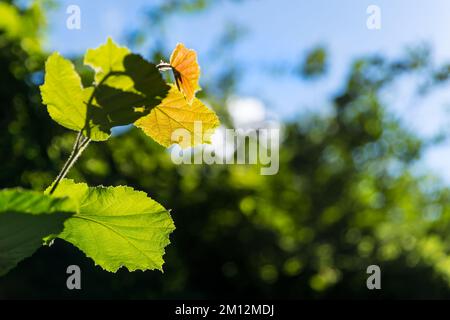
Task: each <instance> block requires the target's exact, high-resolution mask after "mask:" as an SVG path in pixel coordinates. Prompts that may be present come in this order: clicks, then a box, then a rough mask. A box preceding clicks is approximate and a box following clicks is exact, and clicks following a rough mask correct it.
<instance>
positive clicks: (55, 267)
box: [0, 1, 450, 298]
mask: <svg viewBox="0 0 450 320" xmlns="http://www.w3.org/2000/svg"><path fill="white" fill-rule="evenodd" d="M199 3H200V4H201V3H202V1H200V2H199ZM32 10H36V9H32ZM16 14H19V15H20V19H24V20H26V21H32V23H35V24H36V25H35V27H34V28H33V30H38V26H40V25H41V24H42V21H40V20H39V19H34V18H29V17H30V14H31V13H30V12H29V11H25V12H20V13H18V12H16V13H14V14H13V15H16ZM32 16H33V15H32ZM33 17H34V16H33ZM27 19H30V20H27ZM30 23H31V22H30ZM8 28H9V27H8V26H7V27H5V26H4V25H0V29H2V30H6V31H4V33H3V34H2V38H1V39H2V40H1V41H0V46H1V51H0V79H1V83H2V87H1V88H0V99H1V101H2V105H3V106H2V108H1V113H2V114H1V116H0V124H1V126H0V130H1V131H0V132H1V135H0V146H1V151H2V152H1V154H0V160H1V163H2V168H1V171H0V186H1V187H11V186H23V187H28V188H34V189H36V190H43V189H44V188H45V187H47V186H48V185H49V184H50V183H51V181H52V179H53V178H54V176H55V175H56V173H57V171H58V169H59V168H60V167H61V166H62V165H63V162H64V160H65V158H66V157H67V155H68V153H70V150H71V145H72V143H73V140H74V139H75V136H74V134H73V133H72V132H68V131H67V130H64V129H63V128H60V127H58V126H57V125H56V124H54V123H53V122H52V121H51V120H50V117H49V116H48V114H47V112H46V110H45V107H44V106H42V105H41V103H40V97H39V94H38V90H37V84H38V83H39V81H41V80H42V67H43V65H42V61H43V57H44V53H42V52H36V47H35V46H32V47H33V48H30V47H28V46H26V45H24V42H23V40H24V39H25V38H27V37H30V35H29V34H26V35H25V34H23V35H20V36H17V34H16V35H15V36H13V37H12V36H9V34H10V31H8ZM33 37H35V38H34V39H33V41H32V42H33V43H39V39H40V38H39V37H40V35H38V34H34V35H33ZM318 52H319V53H317V52H316V53H314V54H313V58H308V59H306V60H305V61H306V64H307V65H306V66H304V67H303V69H304V70H306V71H308V72H309V73H311V72H312V74H316V72H317V70H318V71H320V72H322V71H323V70H325V66H324V63H325V62H326V61H327V57H326V52H325V51H324V50H322V49H321V50H320V51H318ZM152 53H153V54H155V55H158V53H157V52H152ZM429 59H430V58H429V55H428V53H427V52H426V51H423V50H413V51H411V52H410V53H408V54H406V55H405V56H404V57H401V58H400V59H398V60H389V59H385V58H383V57H382V56H379V55H378V56H371V57H366V58H362V59H359V60H357V61H355V62H354V63H353V65H351V66H350V69H349V75H348V78H347V80H346V82H345V83H344V85H343V86H342V88H343V89H342V90H341V91H340V92H338V93H337V94H336V95H335V97H334V98H333V101H331V102H332V105H333V112H332V113H331V114H328V115H326V116H324V115H311V116H308V117H304V118H302V119H299V120H298V121H297V122H290V123H285V124H284V129H283V130H284V140H283V144H282V146H281V148H280V152H281V154H280V171H279V173H278V174H277V175H275V176H261V175H259V170H258V168H257V167H255V166H245V165H231V166H224V165H215V166H206V165H205V166H199V165H181V166H175V165H174V164H172V162H171V161H170V156H169V154H168V153H167V151H165V150H164V149H163V148H162V147H160V146H158V145H156V144H155V143H153V142H152V141H151V140H150V139H148V138H146V137H145V136H144V135H143V134H142V133H141V132H140V130H138V129H130V130H129V131H127V132H126V133H124V134H122V135H118V136H116V137H114V138H112V139H110V140H109V141H108V142H106V143H95V144H93V145H92V146H90V147H89V148H88V150H87V151H86V152H85V154H83V157H82V158H81V159H80V161H79V162H78V163H77V164H76V167H75V168H74V170H73V171H72V172H71V174H70V175H69V176H70V177H71V178H74V179H76V180H78V181H86V182H88V184H89V185H97V184H103V185H112V186H116V185H120V184H127V185H130V186H132V187H134V188H136V189H139V190H143V191H146V192H147V193H149V194H150V195H152V197H154V198H155V200H157V201H158V202H160V203H162V204H163V205H164V206H165V207H167V208H171V209H172V210H173V211H172V216H173V218H174V220H175V225H176V226H177V230H176V231H175V232H174V234H173V236H172V237H171V240H172V243H171V245H170V246H169V247H168V250H167V254H166V256H165V261H166V264H165V267H164V269H165V272H164V274H162V273H155V272H146V273H142V272H134V273H129V272H126V271H124V270H121V271H119V272H118V273H117V274H111V273H106V272H103V271H102V270H100V269H99V268H98V267H95V266H94V265H93V263H92V261H91V260H89V259H85V258H84V256H83V254H82V253H81V252H79V251H78V250H77V249H76V248H74V247H72V246H71V245H68V244H64V243H62V242H61V241H56V242H55V244H54V245H53V246H52V247H51V248H42V249H40V250H39V251H38V252H37V253H36V254H34V256H33V257H32V258H30V259H27V260H25V261H23V262H22V263H20V264H19V266H18V267H17V268H16V269H15V270H13V271H12V272H11V273H9V274H8V275H7V276H5V277H3V278H0V297H1V298H16V297H26V298H49V297H53V298H61V297H65V298H81V297H82V298H217V297H233V298H236V297H272V298H324V297H325V298H337V297H339V298H342V297H353V298H369V297H388V298H445V297H446V298H449V297H450V256H449V255H448V252H449V250H450V239H449V236H448V234H449V232H448V230H449V223H450V206H449V205H448V203H449V200H450V192H449V189H448V188H447V187H445V186H443V185H441V184H440V182H439V181H438V180H437V179H435V178H433V177H432V176H419V177H418V176H417V175H416V174H413V173H412V168H413V165H414V163H415V162H416V161H417V159H419V157H420V155H421V152H422V151H423V148H424V147H425V144H426V143H425V142H423V141H421V140H419V139H418V138H417V137H415V135H414V133H412V132H409V131H407V130H405V129H404V128H403V127H402V125H401V124H400V123H399V121H398V119H396V118H395V117H393V116H392V115H390V114H389V113H388V112H387V111H386V107H385V106H384V105H383V101H382V99H381V98H380V95H381V92H383V91H386V90H392V83H393V82H394V81H395V80H396V79H398V78H399V77H402V76H405V75H411V74H419V75H422V76H423V70H424V68H426V67H427V66H428V62H429ZM308 64H310V65H308ZM442 70H444V69H442ZM224 74H225V73H224ZM226 75H227V77H225V78H224V77H221V76H218V77H217V78H216V79H215V80H212V81H211V83H208V84H206V86H204V93H203V94H204V96H205V97H207V98H208V99H209V102H210V104H211V105H213V106H214V108H215V109H216V106H217V109H216V110H218V109H220V106H224V105H225V101H226V98H227V96H228V92H229V93H230V94H231V93H232V91H231V90H230V91H226V90H220V88H223V87H224V86H225V87H227V88H233V83H234V82H235V81H238V74H237V73H233V72H230V71H227V73H226ZM441 78H442V79H446V78H447V77H446V76H442V75H441ZM433 79H436V77H434V78H433ZM425 80H426V79H425ZM433 84H435V83H434V82H432V84H431V85H433ZM219 91H220V92H222V93H223V92H227V94H222V95H220V94H215V93H217V92H219ZM221 112H222V115H223V118H225V119H226V118H227V115H226V111H225V110H224V109H223V108H222V109H221ZM225 123H226V121H225ZM71 264H77V265H79V266H80V267H81V270H82V277H83V278H82V287H83V289H82V290H81V291H77V292H73V291H69V290H67V289H66V286H65V280H66V274H65V270H66V268H67V266H68V265H71ZM371 264H377V265H379V266H380V267H381V270H382V290H381V291H369V290H367V288H366V278H367V274H366V268H367V266H369V265H371Z"/></svg>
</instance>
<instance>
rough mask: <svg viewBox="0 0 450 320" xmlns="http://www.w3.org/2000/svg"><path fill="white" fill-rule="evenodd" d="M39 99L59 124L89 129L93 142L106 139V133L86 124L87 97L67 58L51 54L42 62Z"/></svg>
mask: <svg viewBox="0 0 450 320" xmlns="http://www.w3.org/2000/svg"><path fill="white" fill-rule="evenodd" d="M40 89H41V95H42V102H43V103H44V104H45V105H47V110H48V113H49V114H50V117H51V118H52V119H53V120H55V121H56V122H58V123H59V124H60V125H62V126H64V127H66V128H68V129H72V130H75V131H81V130H83V129H84V128H85V127H88V128H89V130H88V131H89V134H88V136H89V137H90V138H91V139H92V140H95V141H101V140H106V139H108V137H109V134H108V133H107V132H104V131H101V130H100V129H99V127H98V126H94V125H91V126H89V125H88V124H86V116H87V107H86V105H87V102H88V100H89V96H88V95H86V92H87V91H86V90H87V89H84V88H83V86H82V84H81V79H80V76H79V75H78V73H77V72H76V71H75V68H74V66H73V64H72V62H70V61H69V60H67V59H65V58H63V57H62V56H61V55H60V54H59V53H57V52H55V53H53V54H52V55H51V56H50V57H49V58H48V59H47V62H46V64H45V82H44V84H43V85H42V86H41V87H40Z"/></svg>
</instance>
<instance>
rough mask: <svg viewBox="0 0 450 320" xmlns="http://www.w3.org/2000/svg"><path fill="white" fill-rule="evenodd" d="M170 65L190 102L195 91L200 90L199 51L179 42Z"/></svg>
mask: <svg viewBox="0 0 450 320" xmlns="http://www.w3.org/2000/svg"><path fill="white" fill-rule="evenodd" d="M170 65H171V66H172V68H173V72H174V76H175V82H176V84H177V87H178V89H179V90H180V91H181V92H183V94H184V95H185V97H186V99H187V101H188V102H189V104H191V103H192V102H193V101H194V97H195V93H196V92H197V91H198V90H200V86H199V84H198V79H199V78H200V66H199V65H198V62H197V53H196V52H195V51H194V50H192V49H188V48H186V47H185V46H184V44H182V43H178V44H177V46H176V47H175V50H173V52H172V55H171V56H170Z"/></svg>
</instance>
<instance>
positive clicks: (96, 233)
mask: <svg viewBox="0 0 450 320" xmlns="http://www.w3.org/2000/svg"><path fill="white" fill-rule="evenodd" d="M54 195H55V196H70V197H71V198H72V199H74V200H75V201H76V202H77V203H78V207H79V210H78V213H77V214H75V215H74V216H72V217H71V218H69V219H68V220H67V221H66V222H65V224H64V225H65V227H64V231H63V232H62V233H61V234H60V235H59V237H60V238H62V239H64V240H66V241H68V242H70V243H72V244H73V245H75V246H77V247H78V248H79V249H81V250H82V251H83V252H84V253H85V254H86V255H87V256H88V257H90V258H92V259H93V260H94V262H95V263H96V264H98V265H100V266H101V267H102V268H103V269H105V270H108V271H112V272H115V271H117V270H118V269H119V268H120V267H122V266H125V267H126V268H127V269H128V270H130V271H133V270H150V269H159V270H162V265H163V263H164V261H163V255H164V248H165V247H166V246H167V245H168V244H169V243H170V241H169V234H170V233H171V232H172V231H173V230H174V229H175V226H174V224H173V221H172V218H171V217H170V214H169V212H168V211H167V210H166V209H165V208H164V207H163V206H161V205H160V204H159V203H157V202H156V201H154V200H152V199H151V198H150V197H148V196H147V195H146V194H145V193H144V192H141V191H135V190H133V188H130V187H125V186H119V187H103V186H99V187H92V188H91V187H88V186H87V185H86V184H84V183H74V182H73V181H71V180H63V181H62V182H61V184H60V185H59V186H58V188H57V189H56V191H55V193H54Z"/></svg>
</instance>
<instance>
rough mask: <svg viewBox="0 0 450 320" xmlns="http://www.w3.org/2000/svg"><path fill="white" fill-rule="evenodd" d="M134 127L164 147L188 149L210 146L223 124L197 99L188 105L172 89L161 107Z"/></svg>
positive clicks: (141, 119) (179, 93)
mask: <svg viewBox="0 0 450 320" xmlns="http://www.w3.org/2000/svg"><path fill="white" fill-rule="evenodd" d="M135 125H136V126H137V127H139V128H141V129H142V130H143V131H144V132H145V133H146V134H147V135H148V136H150V137H151V138H153V140H155V141H156V142H158V143H159V144H161V145H163V146H165V147H169V146H170V145H172V144H173V143H178V144H179V145H180V146H181V147H182V148H187V147H191V146H195V145H198V144H203V143H210V142H211V141H210V139H211V135H212V134H213V132H214V129H215V128H217V127H218V126H219V125H220V122H219V118H218V117H217V115H216V114H215V113H214V111H212V110H211V109H209V108H208V107H206V106H205V105H204V104H203V103H202V102H201V101H200V100H199V99H197V98H194V99H193V102H192V105H189V104H188V102H187V101H186V99H185V98H184V96H183V94H182V93H181V92H180V91H178V90H177V88H176V87H175V86H174V85H171V88H170V90H169V93H168V94H167V96H166V97H165V98H164V99H163V100H162V102H161V104H159V105H158V106H157V107H155V108H153V110H152V111H151V112H150V114H148V115H146V116H145V117H142V118H140V119H139V120H137V121H136V122H135ZM185 134H186V135H185Z"/></svg>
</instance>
